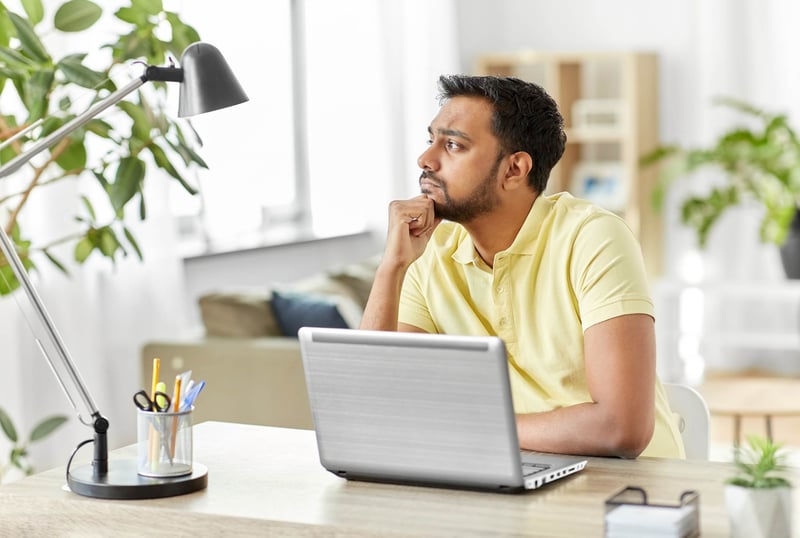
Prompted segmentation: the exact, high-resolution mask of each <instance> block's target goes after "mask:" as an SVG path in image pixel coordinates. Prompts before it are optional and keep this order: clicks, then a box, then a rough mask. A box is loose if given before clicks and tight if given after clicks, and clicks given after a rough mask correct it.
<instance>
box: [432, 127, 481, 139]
mask: <svg viewBox="0 0 800 538" xmlns="http://www.w3.org/2000/svg"><path fill="white" fill-rule="evenodd" d="M428 133H429V134H431V135H433V128H432V127H430V126H428ZM436 133H437V134H439V135H445V136H457V137H459V138H463V139H465V140H472V139H471V138H470V137H469V135H468V134H467V133H465V132H464V131H459V130H458V129H436Z"/></svg>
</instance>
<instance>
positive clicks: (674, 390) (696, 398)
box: [663, 383, 711, 460]
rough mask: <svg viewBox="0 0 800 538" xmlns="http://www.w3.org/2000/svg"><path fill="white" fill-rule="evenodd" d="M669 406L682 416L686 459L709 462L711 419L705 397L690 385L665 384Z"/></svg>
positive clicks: (680, 422) (681, 430)
mask: <svg viewBox="0 0 800 538" xmlns="http://www.w3.org/2000/svg"><path fill="white" fill-rule="evenodd" d="M663 386H664V390H666V393H667V400H669V406H670V407H671V408H672V411H673V412H674V413H677V414H678V415H679V416H680V419H679V420H680V421H679V423H678V429H679V430H680V432H681V437H682V438H683V446H684V448H685V449H686V458H687V459H692V460H707V459H708V456H709V445H710V438H711V417H710V415H709V413H708V405H706V401H705V400H704V399H703V396H702V395H701V394H700V393H699V392H697V391H696V390H695V389H693V388H692V387H690V386H689V385H682V384H679V383H663Z"/></svg>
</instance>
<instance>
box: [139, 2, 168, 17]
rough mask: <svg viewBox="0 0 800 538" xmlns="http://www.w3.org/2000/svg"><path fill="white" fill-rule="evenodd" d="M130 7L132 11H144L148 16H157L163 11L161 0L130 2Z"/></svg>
mask: <svg viewBox="0 0 800 538" xmlns="http://www.w3.org/2000/svg"><path fill="white" fill-rule="evenodd" d="M131 6H132V7H133V8H134V9H138V10H140V11H144V12H145V13H147V14H148V15H158V14H159V13H161V12H162V11H164V5H163V4H162V2H161V0H131Z"/></svg>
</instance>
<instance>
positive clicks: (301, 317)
mask: <svg viewBox="0 0 800 538" xmlns="http://www.w3.org/2000/svg"><path fill="white" fill-rule="evenodd" d="M270 304H271V306H272V311H273V312H274V313H275V319H276V320H277V322H278V325H279V326H280V328H281V332H282V333H283V336H294V337H297V331H298V330H299V329H300V327H303V326H311V327H333V328H339V329H347V328H349V327H348V325H347V322H346V321H345V320H344V318H343V317H342V315H341V313H340V312H339V308H338V307H337V305H336V301H334V300H333V299H331V298H326V297H322V296H314V295H309V294H306V293H291V292H279V291H273V292H272V301H271V302H270Z"/></svg>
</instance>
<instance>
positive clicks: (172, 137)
mask: <svg viewBox="0 0 800 538" xmlns="http://www.w3.org/2000/svg"><path fill="white" fill-rule="evenodd" d="M19 4H20V5H21V6H22V9H21V10H18V11H19V12H15V11H13V10H10V9H8V8H7V6H6V5H5V4H4V3H3V1H2V0H0V97H1V98H2V100H1V101H0V102H2V108H0V142H3V141H8V140H10V139H12V138H15V136H16V135H18V134H20V132H21V131H23V130H25V129H26V128H27V127H30V126H34V128H33V129H31V130H30V131H29V132H27V133H26V134H24V135H23V136H22V137H21V138H15V139H14V140H13V141H11V142H10V143H9V144H5V145H4V147H3V148H2V150H0V162H1V163H7V162H8V161H10V160H12V159H13V158H14V157H15V156H16V155H18V154H20V153H21V152H23V150H24V147H25V145H26V143H27V142H29V141H31V140H34V139H41V138H43V137H45V136H46V135H48V134H49V133H52V132H54V131H55V130H56V129H58V128H59V127H60V126H62V125H64V124H65V123H67V122H68V121H70V120H71V119H73V118H75V117H76V116H77V115H79V114H81V113H82V112H84V111H85V110H86V109H88V108H89V107H90V106H91V105H92V104H94V103H96V102H98V101H99V100H101V99H102V98H104V97H105V96H106V95H108V94H109V93H111V92H113V91H114V90H116V89H117V88H116V85H115V84H114V82H113V81H112V77H113V75H114V72H115V71H117V70H121V69H122V67H123V66H124V65H128V66H130V64H132V63H134V62H136V61H140V60H141V61H142V62H143V63H147V64H154V65H164V64H166V63H167V62H169V61H170V59H171V58H173V57H175V58H177V57H180V55H181V53H182V51H183V50H184V49H185V48H186V47H187V46H188V45H189V44H191V43H193V42H196V41H199V35H198V33H197V32H196V31H195V30H194V28H192V27H191V26H189V25H187V24H185V23H184V22H183V21H182V20H181V19H180V18H179V17H178V15H177V14H176V13H172V12H168V11H165V10H164V9H163V5H162V2H161V0H130V2H129V3H128V4H127V5H124V6H123V7H120V8H119V9H116V11H115V12H114V13H113V16H114V19H115V20H114V22H113V24H110V25H109V26H113V27H114V28H119V29H121V30H120V31H119V32H117V33H116V34H113V37H111V38H108V37H105V38H102V39H103V40H110V41H111V42H110V43H108V44H105V45H104V44H102V43H95V42H93V39H92V36H93V34H92V32H91V31H90V29H91V28H92V27H93V26H94V25H95V24H96V23H97V22H98V21H99V20H101V17H102V13H103V11H102V10H103V8H101V7H100V6H99V5H98V4H96V3H94V2H92V1H90V0H69V1H66V2H62V3H60V4H58V3H56V2H48V7H47V9H45V6H44V5H43V2H42V1H41V0H19ZM115 5H117V6H119V5H121V2H115ZM87 31H88V32H87ZM60 32H67V33H70V34H73V35H77V36H78V37H76V38H74V39H72V40H71V42H73V43H81V45H82V47H85V48H84V50H85V51H86V52H70V53H67V54H64V53H59V48H57V47H53V50H52V51H49V50H48V48H47V47H46V46H45V42H46V41H47V39H44V37H45V36H46V35H48V36H50V37H52V35H53V34H58V33H60ZM105 35H108V34H105ZM98 51H99V52H98ZM124 76H125V78H126V80H129V79H130V78H131V77H130V75H129V74H127V73H126V74H125V75H124ZM148 88H149V90H145V89H144V88H143V89H142V90H141V91H140V92H138V94H137V95H131V96H130V97H129V98H128V99H127V100H126V101H125V102H122V103H119V104H118V107H117V110H118V111H120V112H116V113H115V114H114V117H113V119H109V120H108V121H107V120H103V119H99V118H97V119H93V120H91V121H90V122H89V123H87V124H86V125H85V126H84V127H82V128H81V129H78V130H77V131H75V132H73V133H72V134H71V135H70V136H69V137H67V138H65V139H64V140H62V141H61V142H59V143H58V144H57V145H56V146H55V147H53V148H51V149H50V151H49V154H43V155H41V156H39V159H38V160H35V161H31V162H30V163H28V165H27V166H26V167H25V168H23V169H21V170H19V171H18V172H16V173H14V174H12V175H10V176H8V177H4V178H1V179H0V225H2V226H4V228H5V230H7V232H8V235H9V236H10V237H11V239H12V241H13V242H14V245H15V247H16V249H17V251H18V252H19V256H20V258H21V259H22V261H23V265H24V266H25V268H26V269H29V270H30V269H35V268H36V263H35V262H34V257H35V256H37V255H38V256H40V259H42V260H49V262H50V263H52V264H53V265H54V266H55V267H57V268H58V269H60V270H61V271H64V272H65V273H66V272H67V269H66V266H65V264H64V263H63V262H62V261H61V260H59V259H58V257H57V255H56V253H55V252H54V249H55V247H56V246H58V245H65V244H66V245H69V244H73V245H74V250H73V257H74V260H75V262H76V263H78V264H81V263H83V262H85V261H86V260H87V259H88V258H89V256H90V255H92V254H93V253H97V254H98V255H101V256H104V257H106V258H108V259H110V260H111V261H112V263H113V262H114V261H115V260H117V259H118V258H119V257H120V256H126V255H128V253H129V252H131V251H132V252H133V253H135V254H136V255H137V256H138V257H139V258H141V257H142V252H141V249H140V248H139V245H138V244H137V241H136V239H135V237H134V234H133V233H132V232H131V230H130V229H129V228H128V226H127V225H126V220H125V219H126V213H130V212H131V211H130V209H129V208H130V207H131V206H134V208H135V209H136V211H137V213H138V217H139V218H140V219H141V220H144V219H145V218H146V216H147V211H146V209H147V206H146V203H145V198H144V188H143V187H144V183H145V180H146V178H148V177H150V176H152V174H148V172H149V171H152V170H154V169H156V168H157V169H160V170H161V171H163V173H161V174H158V175H160V176H162V177H169V178H171V179H173V180H175V181H177V182H179V183H180V184H181V185H182V186H183V187H184V188H185V190H186V191H188V192H189V193H192V194H194V193H195V189H194V187H193V186H192V185H191V184H190V183H189V182H188V181H187V180H186V174H187V172H188V171H189V170H190V169H191V168H192V167H194V166H200V167H204V166H205V163H204V162H203V159H202V158H201V157H200V156H199V155H198V154H197V152H196V150H195V148H196V147H197V146H198V145H199V138H198V137H197V136H196V134H195V133H194V132H193V130H191V126H190V125H189V124H188V123H187V122H185V120H182V121H181V122H180V123H179V122H177V121H174V120H172V119H171V118H170V116H169V115H168V114H165V113H163V112H162V105H163V101H164V99H163V97H164V93H165V88H166V86H165V84H164V83H154V84H152V85H149V86H148ZM84 178H85V180H84ZM65 181H80V182H79V183H78V187H77V188H76V189H75V191H73V192H77V193H78V194H76V195H75V200H74V203H72V204H70V203H69V200H66V201H64V202H65V203H64V205H65V206H66V207H68V208H74V210H75V211H76V214H75V216H74V219H75V226H74V227H73V229H71V230H68V231H67V232H66V233H65V234H63V235H62V236H60V237H55V238H47V239H44V238H35V237H32V236H31V234H30V232H28V229H26V227H25V225H24V219H22V220H21V219H20V217H21V216H23V215H24V214H25V213H26V211H29V208H30V207H31V204H30V202H31V201H32V200H33V199H34V198H35V197H36V196H38V194H39V193H41V192H43V191H46V190H47V188H48V187H51V186H53V185H55V184H58V183H62V182H65ZM150 181H152V180H150ZM69 210H70V209H67V210H65V211H69ZM21 222H22V223H23V224H21ZM37 261H38V260H37ZM18 286H19V283H18V282H17V279H16V277H15V275H14V272H13V271H12V269H11V267H10V266H9V264H8V263H7V261H6V260H5V259H4V256H3V255H2V254H0V295H6V294H9V293H12V292H13V291H14V290H15V289H17V288H18ZM65 420H66V417H62V416H51V417H48V418H46V419H44V420H42V421H41V422H39V424H37V425H36V426H35V427H34V428H33V430H32V432H31V435H30V436H29V438H28V440H27V441H24V440H21V439H20V438H18V437H17V431H16V428H15V427H14V425H13V423H12V422H11V420H10V418H9V417H8V415H7V414H5V413H4V412H0V426H2V430H3V432H4V433H5V437H7V438H8V439H9V440H10V442H11V443H12V446H11V453H10V457H9V461H8V464H6V463H5V462H4V461H3V460H2V459H0V477H1V476H2V474H3V473H5V472H6V471H7V470H9V469H17V470H18V471H21V472H24V473H30V472H31V470H32V465H31V463H30V461H29V458H28V448H27V447H28V443H31V442H36V441H40V440H41V439H43V438H45V437H46V436H48V435H49V434H50V433H52V432H53V431H54V430H55V429H56V428H58V427H59V426H61V424H62V423H63V422H64V421H65Z"/></svg>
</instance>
